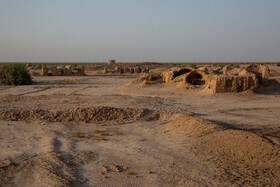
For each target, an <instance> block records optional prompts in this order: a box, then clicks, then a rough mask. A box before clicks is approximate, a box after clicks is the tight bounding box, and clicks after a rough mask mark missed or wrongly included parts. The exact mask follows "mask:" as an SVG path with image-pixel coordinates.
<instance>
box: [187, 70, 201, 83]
mask: <svg viewBox="0 0 280 187" xmlns="http://www.w3.org/2000/svg"><path fill="white" fill-rule="evenodd" d="M203 77H204V76H203V75H202V74H201V73H199V72H197V71H192V72H190V73H189V74H188V75H187V76H186V82H188V83H190V84H192V85H204V84H205V79H204V78H203Z"/></svg>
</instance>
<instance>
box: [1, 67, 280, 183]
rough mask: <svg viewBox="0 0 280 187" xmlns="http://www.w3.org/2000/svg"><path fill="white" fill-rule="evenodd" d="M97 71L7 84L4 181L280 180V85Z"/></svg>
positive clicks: (279, 73)
mask: <svg viewBox="0 0 280 187" xmlns="http://www.w3.org/2000/svg"><path fill="white" fill-rule="evenodd" d="M270 68H271V74H272V78H274V79H277V80H279V77H280V67H277V66H272V67H270ZM162 69H164V68H162V67H160V69H158V71H159V70H162ZM155 71H157V70H155ZM87 73H88V76H77V77H73V76H71V77H34V81H35V82H36V85H29V86H17V87H12V86H0V103H1V105H0V149H1V150H2V151H1V152H0V186H229V185H248V186H279V185H280V180H279V177H280V141H279V138H280V123H279V122H280V117H279V114H280V104H279V103H280V88H279V86H276V87H269V88H261V89H260V91H259V93H239V94H216V95H212V96H197V95H193V94H192V95H188V94H187V93H186V92H184V91H179V90H174V89H171V88H169V87H165V86H162V85H154V86H150V87H131V88H124V87H123V85H125V84H127V83H128V82H130V81H131V80H133V79H134V78H136V77H137V76H138V75H130V74H129V75H99V74H97V73H96V72H94V71H92V72H87Z"/></svg>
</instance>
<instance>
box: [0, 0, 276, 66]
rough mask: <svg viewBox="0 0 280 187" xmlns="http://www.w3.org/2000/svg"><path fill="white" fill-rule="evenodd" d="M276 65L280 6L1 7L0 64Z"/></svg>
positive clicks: (14, 3)
mask: <svg viewBox="0 0 280 187" xmlns="http://www.w3.org/2000/svg"><path fill="white" fill-rule="evenodd" d="M107 59H116V60H117V61H122V62H131V61H132V62H144V61H156V62H195V61H197V62H203V61H205V62H209V61H212V62H213V61H216V62H219V61H220V62H227V61H231V62H232V61H234V62H238V61H243V62H244V61H247V62H248V61H249V62H252V61H264V62H272V61H278V62H279V61H280V0H0V62H41V61H42V62H52V61H53V62H59V61H60V62H62V61H64V62H65V61H68V62H69V61H71V62H100V61H107Z"/></svg>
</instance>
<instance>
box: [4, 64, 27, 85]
mask: <svg viewBox="0 0 280 187" xmlns="http://www.w3.org/2000/svg"><path fill="white" fill-rule="evenodd" d="M3 70H4V74H5V80H4V81H5V83H6V84H8V85H27V84H31V83H32V78H31V76H30V74H29V71H28V70H27V69H26V67H25V65H24V64H7V65H5V66H4V67H3Z"/></svg>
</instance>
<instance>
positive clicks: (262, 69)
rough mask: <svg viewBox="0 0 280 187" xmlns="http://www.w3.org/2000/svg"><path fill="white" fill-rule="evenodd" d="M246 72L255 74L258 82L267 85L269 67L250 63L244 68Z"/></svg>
mask: <svg viewBox="0 0 280 187" xmlns="http://www.w3.org/2000/svg"><path fill="white" fill-rule="evenodd" d="M245 69H246V70H247V71H248V72H251V73H254V74H256V76H257V78H258V81H259V83H260V84H262V85H264V86H268V84H269V81H268V79H269V68H268V67H267V66H264V65H255V64H251V65H249V66H247V67H246V68H245Z"/></svg>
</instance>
